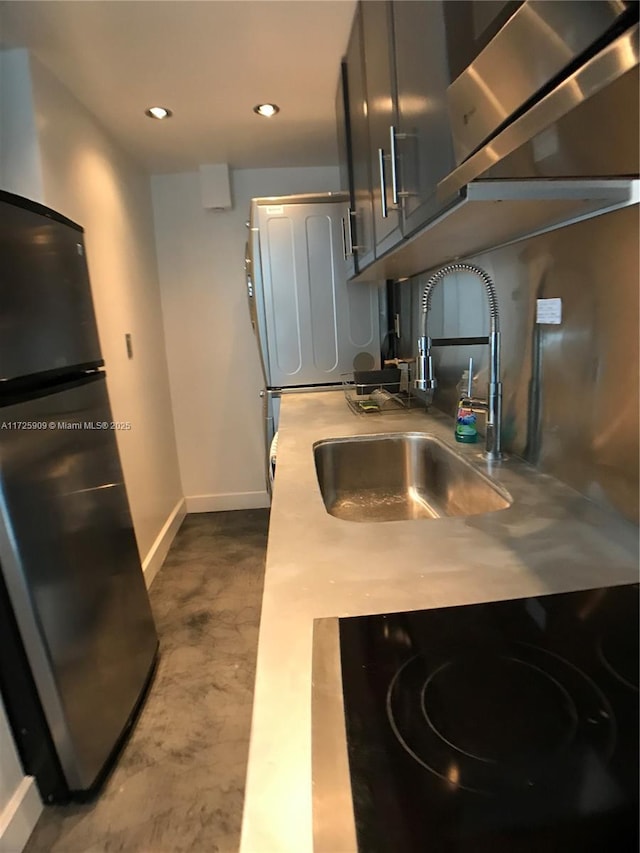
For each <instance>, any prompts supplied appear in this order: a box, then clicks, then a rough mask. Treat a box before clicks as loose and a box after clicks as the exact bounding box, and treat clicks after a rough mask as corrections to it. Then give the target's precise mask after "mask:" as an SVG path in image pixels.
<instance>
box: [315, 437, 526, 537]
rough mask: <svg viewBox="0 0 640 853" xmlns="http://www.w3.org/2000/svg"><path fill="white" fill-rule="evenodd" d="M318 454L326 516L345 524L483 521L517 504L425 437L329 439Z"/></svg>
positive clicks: (317, 462) (320, 442) (318, 448)
mask: <svg viewBox="0 0 640 853" xmlns="http://www.w3.org/2000/svg"><path fill="white" fill-rule="evenodd" d="M313 452H314V457H315V463H316V472H317V475H318V483H319V485H320V491H321V493H322V498H323V500H324V505H325V507H326V509H327V512H328V513H329V514H330V515H334V516H335V517H336V518H341V519H343V520H344V521H409V520H415V521H418V520H421V519H428V518H442V517H443V516H468V515H479V514H481V513H485V512H496V511H497V510H500V509H506V508H507V507H509V506H511V503H512V501H511V498H510V496H509V494H508V493H507V492H505V491H504V490H502V489H500V488H499V487H498V486H497V485H495V484H494V483H493V482H492V481H491V480H490V479H489V478H488V477H486V476H485V475H484V474H483V473H482V472H480V471H477V470H476V469H475V468H474V467H473V466H472V465H470V464H469V463H468V462H466V461H465V460H464V459H462V458H461V457H459V456H458V455H457V454H456V453H454V452H453V451H452V450H450V449H449V448H448V447H447V446H446V445H445V444H443V443H442V442H441V441H439V440H438V439H437V438H434V437H433V436H430V435H425V434H424V433H419V432H405V433H393V434H390V435H365V436H355V437H349V438H335V439H327V440H325V441H319V442H317V443H316V444H314V446H313Z"/></svg>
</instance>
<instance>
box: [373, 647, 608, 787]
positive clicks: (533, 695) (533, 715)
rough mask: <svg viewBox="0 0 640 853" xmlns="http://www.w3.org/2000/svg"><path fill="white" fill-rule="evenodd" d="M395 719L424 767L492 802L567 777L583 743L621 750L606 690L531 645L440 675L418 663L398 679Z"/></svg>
mask: <svg viewBox="0 0 640 853" xmlns="http://www.w3.org/2000/svg"><path fill="white" fill-rule="evenodd" d="M418 706H419V710H418ZM470 709H473V710H472V711H470ZM387 712H388V716H389V722H390V724H391V728H392V729H393V731H394V732H395V734H396V737H397V738H398V740H399V741H400V743H401V744H402V746H403V747H404V748H405V749H406V750H407V752H408V753H409V754H410V755H411V756H412V757H413V758H414V759H415V760H416V761H418V762H419V763H420V764H422V766H423V767H425V768H426V769H427V770H430V771H431V772H432V773H434V774H435V775H436V776H439V777H440V778H441V779H445V780H447V781H449V782H454V783H455V784H456V785H457V786H458V787H459V788H463V789H467V790H470V791H477V792H482V793H486V794H490V793H496V792H498V791H500V790H502V789H503V788H516V789H517V788H527V787H531V786H532V785H535V784H536V783H539V782H543V781H544V778H545V776H547V775H549V774H551V773H558V772H562V769H563V766H564V764H566V762H567V761H568V760H569V757H570V754H571V748H572V746H574V745H575V744H576V741H577V739H578V737H579V736H580V735H582V737H583V738H584V740H585V741H587V742H589V743H590V745H591V747H592V748H593V749H594V750H595V751H596V752H597V753H599V754H601V755H605V756H606V755H608V754H610V752H611V749H612V747H613V744H614V740H615V723H614V715H613V711H612V710H611V706H610V705H609V703H608V702H607V700H606V698H605V696H604V695H603V694H602V693H601V691H600V690H599V689H598V688H597V687H596V685H595V684H594V683H593V682H592V681H591V680H590V679H589V678H587V677H586V676H585V675H584V674H583V673H581V672H580V671H579V670H577V669H575V667H573V666H571V664H569V663H567V661H565V660H563V659H562V658H559V657H557V656H555V655H551V654H549V653H548V652H546V651H545V650H544V649H539V648H536V647H535V646H528V645H526V644H524V643H520V644H513V646H512V647H510V648H508V649H506V650H505V653H504V654H500V655H491V656H489V657H487V658H484V657H482V656H478V655H477V654H469V655H466V656H460V657H458V658H456V659H454V660H451V661H448V662H446V663H444V664H442V665H441V666H439V667H438V668H437V669H435V670H430V669H429V664H428V662H427V659H426V658H425V657H424V656H423V655H416V656H415V657H413V658H411V659H410V660H409V661H407V663H406V664H404V665H403V666H402V667H401V668H400V669H399V670H398V672H397V673H396V675H395V676H394V678H393V679H392V681H391V684H390V685H389V691H388V694H387Z"/></svg>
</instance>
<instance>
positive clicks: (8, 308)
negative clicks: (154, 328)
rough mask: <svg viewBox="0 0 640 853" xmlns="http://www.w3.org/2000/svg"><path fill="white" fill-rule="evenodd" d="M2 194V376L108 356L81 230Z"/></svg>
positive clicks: (0, 263)
mask: <svg viewBox="0 0 640 853" xmlns="http://www.w3.org/2000/svg"><path fill="white" fill-rule="evenodd" d="M8 198H13V199H15V198H16V197H15V196H9V194H4V193H0V380H7V379H14V378H17V377H22V376H29V375H31V374H34V373H41V372H44V371H49V370H59V369H64V368H67V367H70V366H72V365H79V364H95V363H99V362H100V361H101V358H102V356H101V353H100V344H99V341H98V332H97V328H96V321H95V315H94V311H93V301H92V297H91V288H90V285H89V275H88V272H87V263H86V259H85V250H84V241H83V235H82V230H81V229H79V228H78V227H77V226H73V225H72V224H71V223H70V222H68V221H67V220H64V219H63V218H62V217H58V218H54V214H51V216H47V215H45V214H44V212H43V211H46V210H47V208H44V207H41V206H40V205H35V204H33V203H26V202H25V204H27V205H28V206H26V207H22V206H20V205H19V204H17V203H12V202H10V201H7V199H8Z"/></svg>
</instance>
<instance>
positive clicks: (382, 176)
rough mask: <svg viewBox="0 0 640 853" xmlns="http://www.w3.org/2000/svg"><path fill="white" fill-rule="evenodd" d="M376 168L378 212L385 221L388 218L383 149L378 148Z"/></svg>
mask: <svg viewBox="0 0 640 853" xmlns="http://www.w3.org/2000/svg"><path fill="white" fill-rule="evenodd" d="M378 166H379V168H380V212H381V213H382V218H383V219H386V218H387V217H388V216H389V211H388V209H387V179H386V174H385V167H384V149H383V148H378Z"/></svg>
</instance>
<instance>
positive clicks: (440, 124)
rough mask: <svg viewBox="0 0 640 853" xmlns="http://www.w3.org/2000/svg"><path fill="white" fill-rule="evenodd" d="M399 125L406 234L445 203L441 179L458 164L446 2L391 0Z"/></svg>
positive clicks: (399, 176)
mask: <svg viewBox="0 0 640 853" xmlns="http://www.w3.org/2000/svg"><path fill="white" fill-rule="evenodd" d="M393 30H394V47H395V66H396V69H395V70H396V85H397V110H398V125H397V135H396V152H397V156H396V166H397V173H398V180H399V183H400V203H401V207H402V231H403V234H404V235H405V236H407V235H408V234H410V233H411V232H413V231H415V230H416V229H417V228H419V227H420V226H421V225H424V224H425V223H426V222H428V221H429V220H430V219H432V218H433V217H434V216H435V215H436V214H437V213H438V212H439V209H440V207H441V206H442V205H441V204H440V203H439V202H438V199H437V195H436V188H437V185H438V182H439V181H440V180H441V179H442V178H444V177H445V176H446V175H447V174H449V172H450V171H451V170H452V169H453V168H454V166H455V163H454V156H453V145H452V142H451V133H450V129H449V121H448V116H447V102H446V92H447V86H448V85H449V70H448V63H447V50H446V39H445V30H444V14H443V4H442V3H441V2H433V0H396V2H394V3H393Z"/></svg>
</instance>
